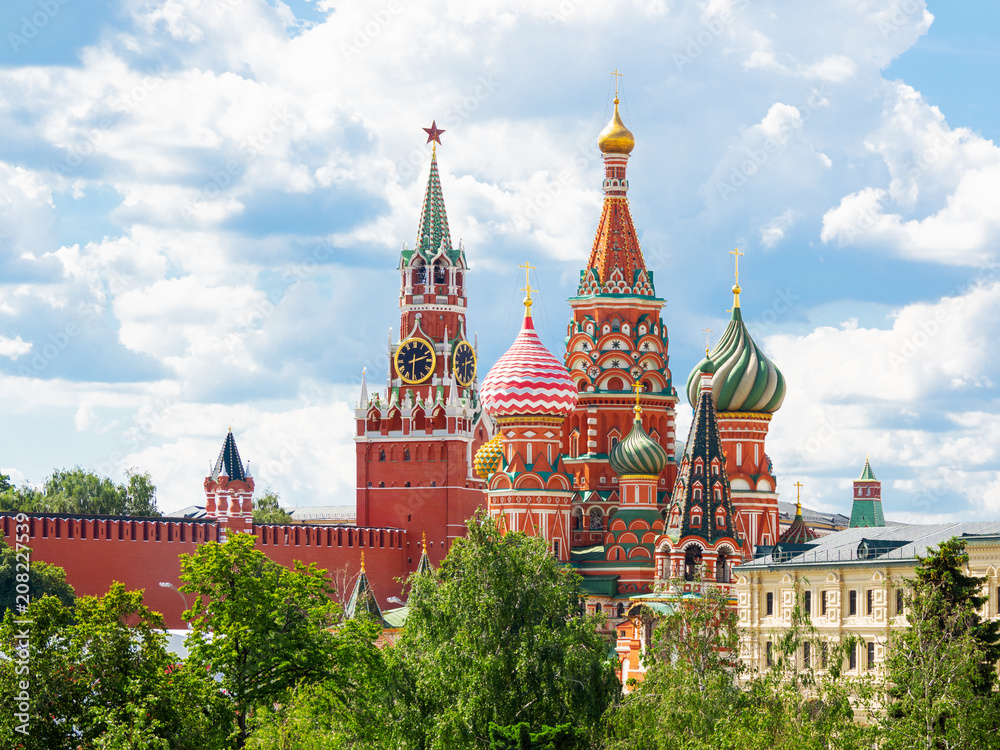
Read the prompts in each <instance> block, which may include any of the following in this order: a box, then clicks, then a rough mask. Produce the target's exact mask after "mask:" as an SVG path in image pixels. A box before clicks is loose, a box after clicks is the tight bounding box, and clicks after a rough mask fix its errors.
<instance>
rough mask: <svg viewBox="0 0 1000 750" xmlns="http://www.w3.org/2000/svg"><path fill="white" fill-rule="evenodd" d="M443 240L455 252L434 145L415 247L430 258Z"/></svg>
mask: <svg viewBox="0 0 1000 750" xmlns="http://www.w3.org/2000/svg"><path fill="white" fill-rule="evenodd" d="M442 242H443V243H444V245H445V249H446V250H447V252H448V253H449V255H450V254H451V253H452V252H453V248H452V246H451V232H450V231H449V230H448V214H447V212H446V211H445V208H444V196H443V195H442V193H441V177H440V175H439V174H438V165H437V147H434V149H433V150H432V151H431V172H430V176H428V178H427V191H426V192H425V193H424V205H423V207H422V208H421V209H420V227H419V228H418V229H417V243H416V247H415V248H414V249H415V250H416V251H417V252H418V253H420V254H421V255H422V256H424V258H427V259H430V258H432V257H433V256H434V255H436V254H437V251H438V249H439V248H440V247H441V243H442Z"/></svg>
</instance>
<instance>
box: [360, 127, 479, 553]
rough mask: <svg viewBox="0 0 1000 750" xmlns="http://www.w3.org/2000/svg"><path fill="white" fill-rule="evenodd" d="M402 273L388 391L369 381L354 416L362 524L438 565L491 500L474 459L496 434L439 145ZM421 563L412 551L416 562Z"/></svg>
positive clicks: (432, 133) (435, 136)
mask: <svg viewBox="0 0 1000 750" xmlns="http://www.w3.org/2000/svg"><path fill="white" fill-rule="evenodd" d="M425 130H427V133H428V139H427V142H428V143H430V142H432V141H434V142H436V143H440V142H441V141H440V140H439V137H440V134H441V133H442V132H444V131H441V130H438V129H437V127H436V126H435V125H432V126H431V127H430V128H425ZM399 271H400V290H399V308H400V319H399V334H398V336H399V338H398V340H397V341H396V342H395V343H393V342H392V339H391V337H390V341H389V349H388V356H389V368H388V378H387V382H386V391H385V393H376V394H373V396H371V397H369V394H368V388H367V383H366V381H365V378H364V376H362V385H361V398H360V401H359V402H358V405H357V409H356V411H355V419H356V423H357V430H356V433H355V442H356V445H357V461H358V464H357V467H358V468H357V471H358V474H357V476H358V486H357V523H358V525H359V526H386V527H395V528H400V529H405V530H406V531H407V532H409V538H410V539H419V538H420V535H421V534H422V533H426V534H427V540H428V553H429V555H430V557H431V560H432V561H434V562H438V561H440V560H441V559H442V558H443V557H444V555H445V554H446V553H447V550H448V548H449V547H450V545H451V541H452V540H453V539H454V538H455V537H456V536H460V535H461V534H462V530H463V529H464V527H465V521H466V519H468V518H469V517H471V516H472V515H473V514H474V513H475V511H476V509H477V508H479V507H480V506H481V505H482V504H483V502H484V498H483V489H484V483H483V482H482V480H481V479H480V478H479V477H477V476H475V475H474V474H473V472H472V458H473V455H474V454H475V451H476V449H477V448H478V447H479V446H480V445H481V444H482V443H483V442H485V441H487V440H489V439H490V438H491V437H492V432H491V427H490V424H489V422H488V421H484V419H483V415H482V410H481V408H480V404H479V397H478V394H477V384H478V375H477V372H476V364H477V363H476V349H475V347H474V346H473V344H471V343H470V342H469V338H468V334H467V329H466V320H465V311H466V297H465V275H466V273H467V272H468V265H467V263H466V260H465V249H464V248H463V246H462V244H461V243H459V246H458V248H457V249H456V248H454V247H452V244H451V234H450V232H449V230H448V216H447V213H446V212H445V206H444V197H443V195H442V192H441V181H440V177H439V175H438V165H437V149H436V146H435V147H434V148H433V149H432V151H431V167H430V176H429V178H428V180H427V191H426V193H425V195H424V204H423V209H422V210H421V214H420V226H419V229H418V230H417V241H416V244H415V246H414V247H413V249H412V250H411V249H407V247H406V245H405V243H404V245H403V250H402V252H401V254H400V263H399ZM419 557H420V556H419V554H418V553H417V550H413V554H412V555H410V556H409V558H410V559H409V564H410V565H411V566H413V567H415V566H416V565H417V563H418V562H419ZM411 569H412V568H411Z"/></svg>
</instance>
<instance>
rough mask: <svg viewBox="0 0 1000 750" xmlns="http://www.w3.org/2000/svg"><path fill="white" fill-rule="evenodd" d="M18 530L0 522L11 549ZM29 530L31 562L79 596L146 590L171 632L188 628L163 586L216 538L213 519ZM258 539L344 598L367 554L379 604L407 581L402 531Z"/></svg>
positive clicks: (67, 523) (95, 522)
mask: <svg viewBox="0 0 1000 750" xmlns="http://www.w3.org/2000/svg"><path fill="white" fill-rule="evenodd" d="M16 525H17V522H16V520H15V517H14V515H12V514H10V515H4V516H2V517H0V531H2V532H3V535H4V538H5V539H6V541H7V543H8V544H10V545H11V546H14V542H15V533H16ZM28 530H29V539H28V546H29V547H30V548H31V550H32V559H34V560H44V561H45V562H47V563H50V564H52V565H58V566H59V567H61V568H63V569H64V570H65V571H66V580H67V581H69V583H70V584H71V585H72V586H73V588H74V590H75V591H76V594H77V596H84V595H91V596H101V595H103V594H105V593H107V591H108V589H109V588H110V586H111V583H112V582H113V581H121V582H122V583H124V584H125V586H126V587H127V588H129V589H143V590H144V591H145V594H144V601H145V604H146V605H147V606H148V607H149V608H150V609H153V610H156V611H157V612H160V613H162V614H163V617H164V620H165V621H166V625H167V627H168V628H184V627H186V625H187V624H186V623H185V622H184V620H183V618H182V617H181V612H182V611H183V606H182V604H181V598H180V597H179V596H178V595H177V592H175V591H172V590H170V589H167V588H163V587H161V586H160V585H159V584H160V582H161V581H165V582H169V583H172V584H174V586H180V571H181V566H180V559H179V555H181V554H191V553H193V552H194V551H195V549H196V548H197V547H198V545H199V544H203V543H205V542H206V541H218V537H219V529H218V527H217V525H216V523H215V522H214V521H191V520H168V519H122V518H100V517H93V516H90V517H79V516H55V515H30V516H29V519H28ZM254 533H255V534H256V536H257V548H258V549H260V550H261V551H263V552H264V553H265V554H266V555H267V556H268V557H269V558H270V559H272V560H274V561H275V562H278V563H281V564H282V565H286V566H288V567H292V566H293V565H294V561H295V560H301V561H302V562H303V563H305V564H307V565H308V564H309V563H312V562H315V563H316V564H317V565H318V566H319V567H320V568H325V569H326V570H328V571H330V573H331V574H332V575H333V577H334V580H335V582H336V583H337V584H338V586H339V587H340V588H341V589H344V588H346V589H347V591H346V593H345V594H344V599H345V600H346V598H347V596H349V595H350V588H351V587H353V584H354V579H355V578H356V576H357V574H358V571H359V570H360V567H361V552H362V551H364V552H365V565H366V571H367V573H368V578H369V580H370V581H371V583H372V585H373V587H374V590H375V593H376V594H377V595H378V597H379V604H380V605H381V606H382V607H389V608H391V607H395V606H398V605H396V604H389V603H388V602H387V600H388V598H389V597H391V596H400V594H401V591H402V586H401V584H399V583H397V582H396V580H395V579H397V578H399V577H401V576H404V575H405V574H406V571H407V567H408V566H407V565H406V560H407V539H406V534H405V533H403V532H400V531H398V530H389V529H358V528H355V527H353V526H257V527H255V529H254ZM417 556H418V557H419V550H418V551H417ZM401 598H402V597H401ZM188 601H189V602H190V601H191V598H190V596H188Z"/></svg>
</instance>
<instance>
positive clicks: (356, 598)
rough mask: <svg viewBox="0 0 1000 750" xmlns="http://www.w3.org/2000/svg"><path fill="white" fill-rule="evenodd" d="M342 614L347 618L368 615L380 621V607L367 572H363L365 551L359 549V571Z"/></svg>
mask: <svg viewBox="0 0 1000 750" xmlns="http://www.w3.org/2000/svg"><path fill="white" fill-rule="evenodd" d="M344 615H345V616H346V617H347V618H349V619H354V618H357V617H370V618H372V619H373V620H375V621H376V622H379V623H381V622H382V609H381V608H380V607H379V606H378V599H377V598H376V597H375V592H374V591H373V590H372V585H371V582H370V581H369V580H368V574H367V573H366V572H365V553H364V550H362V551H361V572H360V573H358V578H357V580H356V581H355V582H354V591H352V592H351V598H350V599H348V600H347V606H346V607H344Z"/></svg>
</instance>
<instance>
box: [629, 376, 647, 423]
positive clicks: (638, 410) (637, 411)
mask: <svg viewBox="0 0 1000 750" xmlns="http://www.w3.org/2000/svg"><path fill="white" fill-rule="evenodd" d="M632 389H633V390H634V391H635V408H634V409H633V410H632V411H634V412H635V419H636V421H637V422H638V421H641V418H640V416H639V415H640V414H642V407H641V406H639V394H641V393H642V392H643V390H644V389H645V387H644V386H643V384H642V383H636V384H635V385H633V386H632Z"/></svg>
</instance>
